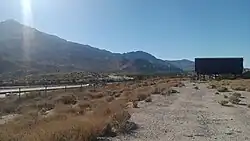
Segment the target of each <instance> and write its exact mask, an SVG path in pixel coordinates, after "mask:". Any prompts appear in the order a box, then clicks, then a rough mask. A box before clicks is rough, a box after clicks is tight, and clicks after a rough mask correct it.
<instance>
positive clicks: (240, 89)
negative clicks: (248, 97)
mask: <svg viewBox="0 0 250 141" xmlns="http://www.w3.org/2000/svg"><path fill="white" fill-rule="evenodd" d="M231 88H232V89H233V90H235V91H246V90H247V88H246V87H244V86H232V87H231Z"/></svg>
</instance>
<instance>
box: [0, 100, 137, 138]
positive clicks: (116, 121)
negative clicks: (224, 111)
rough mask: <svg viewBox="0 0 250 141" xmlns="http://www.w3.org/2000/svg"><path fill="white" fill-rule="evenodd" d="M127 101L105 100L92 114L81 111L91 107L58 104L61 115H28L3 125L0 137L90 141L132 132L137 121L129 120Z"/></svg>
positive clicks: (57, 110) (57, 108)
mask: <svg viewBox="0 0 250 141" xmlns="http://www.w3.org/2000/svg"><path fill="white" fill-rule="evenodd" d="M125 102H126V101H124V100H114V101H113V102H111V103H104V104H102V105H99V106H98V107H96V108H94V109H93V114H88V115H82V114H79V111H78V110H81V108H83V107H87V106H76V105H64V104H61V105H57V106H56V108H55V111H56V113H58V114H54V115H52V116H49V117H45V118H42V117H39V116H38V114H32V115H26V116H22V117H20V118H19V119H16V120H14V121H11V122H9V123H7V124H5V125H0V128H1V130H0V140H3V141H5V140H6V141H8V140H9V141H10V140H17V141H34V140H35V141H64V140H67V141H89V140H96V139H97V138H98V137H100V136H110V135H114V134H116V133H120V132H128V131H129V130H132V129H135V124H133V123H130V122H128V120H129V119H130V117H131V116H130V114H129V113H128V112H127V111H125V110H124V107H123V106H124V105H125ZM78 105H80V104H78ZM60 110H62V111H60ZM76 113H77V115H76ZM132 125H133V126H132ZM27 133H28V134H27Z"/></svg>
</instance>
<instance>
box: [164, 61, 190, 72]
mask: <svg viewBox="0 0 250 141" xmlns="http://www.w3.org/2000/svg"><path fill="white" fill-rule="evenodd" d="M167 62H168V63H170V64H172V65H174V66H176V67H178V68H180V69H182V70H183V71H194V70H195V62H193V61H190V60H187V59H182V60H173V61H167Z"/></svg>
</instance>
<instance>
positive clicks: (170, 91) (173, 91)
mask: <svg viewBox="0 0 250 141" xmlns="http://www.w3.org/2000/svg"><path fill="white" fill-rule="evenodd" d="M169 93H171V94H175V93H180V92H179V91H177V90H175V89H169Z"/></svg>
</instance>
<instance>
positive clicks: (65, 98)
mask: <svg viewBox="0 0 250 141" xmlns="http://www.w3.org/2000/svg"><path fill="white" fill-rule="evenodd" d="M56 101H57V102H59V103H63V104H76V102H77V98H76V96H75V95H73V94H68V95H62V96H59V97H58V98H57V99H56Z"/></svg>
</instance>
